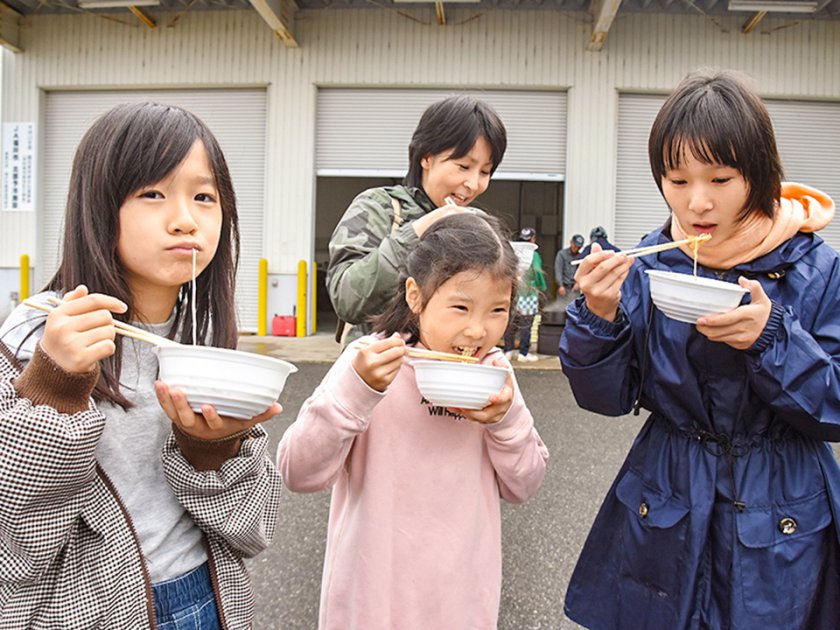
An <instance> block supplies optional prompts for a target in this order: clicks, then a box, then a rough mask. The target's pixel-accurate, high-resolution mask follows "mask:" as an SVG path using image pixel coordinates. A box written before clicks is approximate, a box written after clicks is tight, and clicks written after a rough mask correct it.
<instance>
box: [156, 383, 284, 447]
mask: <svg viewBox="0 0 840 630" xmlns="http://www.w3.org/2000/svg"><path fill="white" fill-rule="evenodd" d="M155 394H157V399H158V402H159V403H160V407H161V409H163V411H164V412H165V413H166V415H167V416H168V417H169V419H170V420H172V422H174V423H175V424H177V425H178V428H180V429H181V431H183V432H184V433H186V434H188V435H191V436H192V437H194V438H197V439H199V440H220V439H222V438H226V437H227V436H229V435H233V434H234V433H239V432H241V431H244V430H245V429H250V428H251V427H252V426H254V425H256V424H259V423H260V422H265V421H266V420H269V419H271V418H273V417H274V416H276V415H277V414H279V413H280V412H281V411H283V408H282V407H281V406H280V403H277V402H274V403H272V404H271V407H269V408H268V409H266V410H265V411H263V412H262V413H261V414H260V415H258V416H254V417H253V418H251V419H250V420H238V419H236V418H227V417H224V416H220V415H219V414H218V413H217V412H216V408H215V407H213V405H202V406H201V413H195V412H194V411H193V410H192V408H191V407H190V405H189V403H188V402H187V397H186V395H185V394H184V392H183V391H182V390H181V389H177V388H176V389H173V390H170V389H169V386H168V385H167V384H166V383H164V382H162V381H155Z"/></svg>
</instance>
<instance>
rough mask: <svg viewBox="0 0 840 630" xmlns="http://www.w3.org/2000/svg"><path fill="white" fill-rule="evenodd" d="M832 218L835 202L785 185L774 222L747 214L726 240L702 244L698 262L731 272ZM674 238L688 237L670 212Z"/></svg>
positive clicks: (810, 190) (809, 190) (689, 253)
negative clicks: (734, 268) (795, 235)
mask: <svg viewBox="0 0 840 630" xmlns="http://www.w3.org/2000/svg"><path fill="white" fill-rule="evenodd" d="M832 217H834V202H833V201H832V200H831V197H829V196H828V195H826V194H825V193H824V192H821V191H819V190H817V189H816V188H810V187H808V186H803V185H802V184H794V183H783V184H782V197H781V199H779V204H778V206H777V207H776V215H775V216H774V217H773V218H772V219H771V218H770V217H768V216H767V215H766V214H763V213H761V212H752V213H750V214H748V215H747V216H746V218H745V219H744V220H743V221H741V222H740V223H739V224H738V226H737V228H736V231H735V233H734V234H733V235H732V236H731V237H729V238H728V239H726V240H725V241H720V242H718V241H716V240H715V239H714V238H712V240H711V241H706V242H705V243H703V244H702V246H701V247H700V249H699V250H698V252H697V261H698V262H699V263H700V264H701V265H703V266H704V267H710V268H712V269H732V268H733V267H735V266H736V265H740V264H741V263H745V262H748V261H751V260H755V259H756V258H758V257H759V256H763V255H764V254H767V253H769V252H771V251H773V250H774V249H776V248H777V247H778V246H779V245H781V244H782V243H784V242H785V241H786V240H788V239H789V238H791V237H792V236H793V235H794V234H796V233H797V232H816V231H817V230H821V229H822V228H824V227H825V226H826V225H828V224H829V222H830V221H831V219H832ZM671 238H673V240H675V241H679V240H682V239H684V238H688V234H687V233H686V231H685V230H684V229H683V227H682V225H680V222H679V220H678V219H677V216H676V215H675V214H674V213H671ZM680 249H681V250H682V251H683V252H684V253H685V254H686V255H687V256H689V257H691V258H692V259H693V258H694V251H693V250H692V248H691V246H690V245H680Z"/></svg>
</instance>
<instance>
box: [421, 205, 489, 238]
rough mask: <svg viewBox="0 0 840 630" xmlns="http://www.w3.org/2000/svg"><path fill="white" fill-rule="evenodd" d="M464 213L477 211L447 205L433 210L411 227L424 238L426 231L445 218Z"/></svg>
mask: <svg viewBox="0 0 840 630" xmlns="http://www.w3.org/2000/svg"><path fill="white" fill-rule="evenodd" d="M464 212H475V210H474V209H473V208H462V207H461V206H456V205H455V204H447V205H445V206H441V207H440V208H437V209H435V210H432V211H431V212H429V213H428V214H424V215H423V216H422V217H420V218H419V219H417V220H416V221H414V222H413V223H412V224H411V226H412V227H413V228H414V232H415V233H416V234H417V236H423V233H424V232H425V231H426V230H428V229H429V228H430V227H432V226H433V225H434V224H435V222H437V221H440V220H441V219H442V218H443V217H448V216H451V215H453V214H463V213H464Z"/></svg>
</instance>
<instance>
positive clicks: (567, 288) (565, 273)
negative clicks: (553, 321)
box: [554, 234, 583, 298]
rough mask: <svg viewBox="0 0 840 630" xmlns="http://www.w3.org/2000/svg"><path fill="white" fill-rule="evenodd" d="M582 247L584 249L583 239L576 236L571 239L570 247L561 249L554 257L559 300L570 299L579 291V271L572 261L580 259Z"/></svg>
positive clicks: (578, 235)
mask: <svg viewBox="0 0 840 630" xmlns="http://www.w3.org/2000/svg"><path fill="white" fill-rule="evenodd" d="M581 247H583V237H582V236H581V235H580V234H575V235H574V236H572V238H571V239H569V246H568V247H566V248H565V249H561V250H560V251H559V252H557V256H555V257H554V278H555V279H556V280H557V297H558V298H568V297H571V296H572V294H573V293H577V292H578V291H579V288H578V286H577V282H575V271H577V270H576V269H575V268H574V267H573V266H572V261H574V260H577V259H578V258H580V248H581Z"/></svg>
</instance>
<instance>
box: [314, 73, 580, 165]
mask: <svg viewBox="0 0 840 630" xmlns="http://www.w3.org/2000/svg"><path fill="white" fill-rule="evenodd" d="M455 93H456V92H455V91H447V90H409V89H333V88H325V89H321V90H319V91H318V115H317V134H316V138H317V140H316V164H317V169H318V175H320V176H329V175H340V176H356V177H368V176H374V177H375V176H386V177H402V176H403V175H405V173H406V171H407V170H408V143H409V141H410V140H411V134H412V133H414V129H415V127H416V126H417V122H418V121H419V120H420V116H421V114H422V113H423V111H424V110H425V109H426V107H428V106H429V105H431V104H432V103H434V102H436V101H439V100H441V99H443V98H446V97H447V96H449V95H451V94H455ZM457 93H458V94H470V95H472V96H475V97H476V98H480V99H482V100H484V101H486V102H488V103H489V104H491V105H492V106H493V107H494V108H495V109H496V111H497V112H498V114H499V117H500V118H501V119H502V121H503V122H504V124H505V127H506V129H507V133H508V148H507V152H506V153H505V157H504V159H503V160H502V163H501V165H500V166H499V168H498V170H497V171H496V174H495V175H494V177H495V178H496V179H517V180H555V181H556V180H562V179H563V176H564V174H565V172H566V93H565V92H547V91H545V92H536V91H531V92H525V91H514V90H506V91H502V90H487V91H477V90H464V91H458V92H457Z"/></svg>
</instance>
